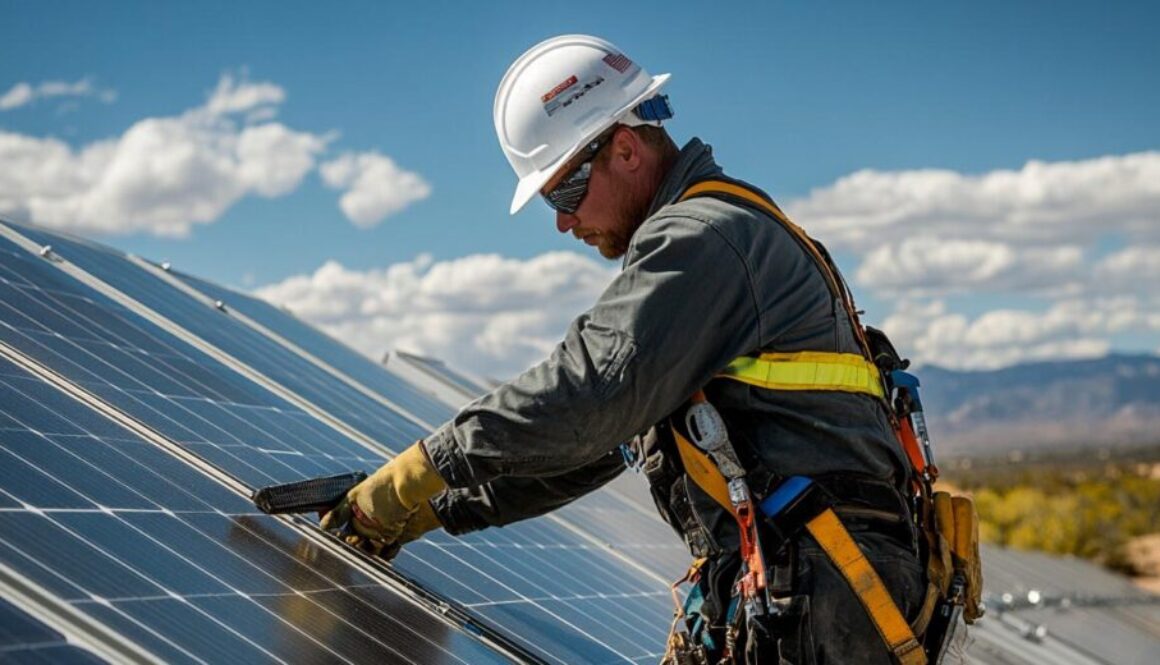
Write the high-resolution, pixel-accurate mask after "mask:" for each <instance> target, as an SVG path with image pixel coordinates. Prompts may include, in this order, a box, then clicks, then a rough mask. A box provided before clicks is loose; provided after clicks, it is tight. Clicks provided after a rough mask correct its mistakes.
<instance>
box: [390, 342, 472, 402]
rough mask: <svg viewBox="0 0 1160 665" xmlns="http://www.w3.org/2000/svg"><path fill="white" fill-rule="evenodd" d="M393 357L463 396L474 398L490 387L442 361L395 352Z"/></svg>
mask: <svg viewBox="0 0 1160 665" xmlns="http://www.w3.org/2000/svg"><path fill="white" fill-rule="evenodd" d="M395 355H396V356H397V357H398V359H399V360H400V361H402V362H406V363H408V364H410V365H411V366H412V367H415V368H416V369H418V370H419V371H421V372H423V373H425V374H427V375H428V376H430V377H432V378H434V379H436V380H437V381H442V382H443V383H444V384H446V385H448V386H451V387H453V388H455V389H457V390H459V391H460V392H462V393H463V394H465V395H470V396H472V397H476V396H479V395H482V394H484V393H486V392H488V391H489V390H491V386H489V385H487V384H486V383H484V382H483V381H481V380H479V379H475V378H473V377H470V376H468V375H467V374H466V373H464V372H461V371H459V370H457V369H454V368H452V367H450V366H449V365H448V364H447V363H445V362H443V361H442V360H436V359H434V358H427V357H424V356H420V355H416V354H414V353H407V352H405V351H395Z"/></svg>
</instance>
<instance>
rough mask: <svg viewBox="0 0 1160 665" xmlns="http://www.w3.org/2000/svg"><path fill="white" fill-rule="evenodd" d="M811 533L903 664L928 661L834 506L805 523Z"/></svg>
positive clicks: (920, 663) (920, 664)
mask: <svg viewBox="0 0 1160 665" xmlns="http://www.w3.org/2000/svg"><path fill="white" fill-rule="evenodd" d="M806 528H807V529H808V530H809V532H810V535H812V536H813V537H814V540H816V541H818V544H819V545H821V546H822V549H823V550H825V551H826V554H827V555H828V556H829V557H830V561H833V562H834V566H836V567H837V568H838V570H840V571H841V572H842V577H845V578H846V582H848V583H849V584H850V588H851V589H853V590H854V593H855V595H857V596H858V600H860V601H861V602H862V606H863V607H865V608H866V613H867V614H868V615H869V616H870V620H871V621H872V622H873V623H874V627H875V628H877V629H878V633H879V634H880V635H881V636H882V640H883V641H884V642H886V644H887V646H889V647H890V651H891V652H893V653H894V657H895V658H897V659H898V662H899V663H901V664H902V665H925V664H926V652H925V651H923V649H922V645H921V644H919V642H918V639H916V638H915V637H914V632H913V631H911V630H910V624H908V623H907V622H906V618H905V617H903V616H902V612H900V611H899V610H898V605H896V604H895V603H894V599H893V598H891V597H890V592H889V591H887V590H886V586H885V585H884V584H883V583H882V578H881V577H878V573H876V572H874V566H872V565H870V562H869V561H867V560H866V555H864V554H862V548H860V547H858V543H856V542H854V539H853V538H851V537H850V532H848V531H846V527H844V526H842V522H841V520H839V519H838V516H837V515H836V514H834V510H833V509H832V508H829V509H826V510H825V511H823V512H822V513H821V514H820V515H818V516H817V517H815V518H814V519H812V520H810V521H809V522H808V523H807V524H806Z"/></svg>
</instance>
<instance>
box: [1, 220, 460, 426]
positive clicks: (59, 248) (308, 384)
mask: <svg viewBox="0 0 1160 665" xmlns="http://www.w3.org/2000/svg"><path fill="white" fill-rule="evenodd" d="M18 231H19V232H20V233H21V234H22V235H24V236H25V237H27V238H28V239H30V240H32V241H33V242H36V243H38V244H41V245H47V246H51V247H52V249H53V252H54V253H56V254H57V255H59V256H61V257H63V258H65V259H67V260H68V261H70V262H71V263H73V264H75V265H77V266H79V267H80V268H81V269H83V270H85V271H87V272H88V273H89V274H91V275H93V276H94V277H96V278H97V279H100V280H101V281H103V282H105V283H106V284H108V285H109V286H112V287H113V288H115V289H117V290H119V291H120V292H121V293H124V294H125V295H127V296H129V297H130V298H133V299H134V300H136V301H137V302H139V303H141V304H142V305H144V306H145V307H148V308H149V309H151V310H152V311H154V312H156V313H158V314H160V315H162V316H164V317H165V318H167V319H168V320H169V321H172V322H173V323H175V324H176V325H177V326H179V327H180V328H182V329H184V330H187V331H189V332H190V333H192V334H193V335H196V336H197V337H198V338H200V339H202V340H204V341H205V342H208V343H209V344H211V345H213V346H214V347H216V348H217V349H219V350H221V351H223V352H225V353H227V354H229V355H230V356H231V357H232V358H235V359H237V360H238V361H240V362H242V363H245V364H246V365H248V366H249V367H252V368H253V369H255V370H257V371H258V372H259V373H261V374H263V375H265V376H266V377H269V378H270V379H272V380H273V381H275V382H276V383H278V384H280V385H281V386H284V387H285V388H287V389H289V390H291V391H292V392H293V393H295V394H296V395H298V396H300V397H301V398H303V399H305V400H306V401H307V402H309V403H311V404H314V405H316V406H317V407H319V408H321V409H323V410H324V411H326V412H328V413H330V414H333V415H334V416H336V417H339V418H341V419H342V420H343V421H344V422H346V423H347V424H348V425H350V426H351V427H354V428H355V429H356V430H358V431H359V432H361V433H362V434H363V435H365V436H366V437H369V438H370V439H372V440H374V441H378V442H381V443H382V444H383V445H386V446H388V447H390V446H399V445H405V444H409V443H411V442H413V441H415V440H416V439H417V438H418V437H419V436H422V435H423V434H426V433H427V432H426V430H427V429H429V428H428V427H419V428H418V429H416V427H417V426H416V425H415V423H414V421H413V419H412V418H410V417H408V416H407V415H404V414H403V413H402V412H401V411H398V410H395V409H391V408H388V407H386V406H384V405H383V404H382V403H380V402H377V401H375V400H374V399H373V398H371V397H368V396H367V395H366V394H364V393H362V392H360V391H358V390H356V389H355V388H352V387H351V386H349V385H347V384H346V383H343V382H341V381H338V380H335V379H334V378H333V377H331V376H329V375H327V374H326V373H325V372H321V371H319V370H318V368H317V367H316V366H315V365H313V364H311V363H310V362H309V361H307V360H306V359H304V358H302V357H301V356H299V355H297V354H295V353H293V352H292V351H290V350H289V349H286V348H284V347H283V346H281V345H278V344H274V343H272V342H271V340H270V339H269V338H267V337H266V336H264V335H262V334H261V333H259V332H258V331H256V330H253V329H252V328H250V327H248V326H246V325H244V324H242V323H241V322H239V321H237V320H235V319H234V318H232V317H230V316H228V315H227V314H225V313H223V312H220V311H218V310H217V309H214V308H213V307H211V306H208V305H206V304H205V303H202V302H199V301H197V300H195V299H193V298H191V297H189V296H188V295H186V294H184V293H182V292H181V291H180V290H179V289H177V288H175V287H174V286H171V285H169V284H166V283H165V282H163V281H162V280H160V279H158V278H157V277H156V276H154V275H153V274H152V273H151V272H149V270H147V269H146V268H144V267H142V266H140V265H137V264H135V263H133V262H131V261H129V260H127V259H126V258H125V256H124V255H123V254H121V253H120V252H117V251H114V250H112V249H109V248H107V247H104V246H101V245H98V244H96V243H91V242H88V241H83V240H79V239H74V238H65V237H63V236H60V235H56V234H51V233H47V232H44V231H41V230H39V229H34V228H28V227H19V228H18ZM439 424H440V423H438V422H436V423H429V425H430V426H431V427H434V426H437V425H439Z"/></svg>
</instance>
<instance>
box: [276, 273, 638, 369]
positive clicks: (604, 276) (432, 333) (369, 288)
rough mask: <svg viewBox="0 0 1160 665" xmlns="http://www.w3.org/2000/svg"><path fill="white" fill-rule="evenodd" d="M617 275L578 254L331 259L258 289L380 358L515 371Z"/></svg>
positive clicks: (551, 342)
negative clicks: (399, 354)
mask: <svg viewBox="0 0 1160 665" xmlns="http://www.w3.org/2000/svg"><path fill="white" fill-rule="evenodd" d="M614 274H615V268H612V267H608V266H607V265H605V264H601V263H597V262H596V261H594V260H593V259H589V258H585V257H583V256H580V255H579V254H575V253H572V252H551V253H547V254H543V255H540V256H537V257H534V258H531V259H528V260H518V259H507V258H503V257H500V256H496V255H491V254H486V255H473V256H467V257H464V258H460V259H455V260H452V261H443V262H433V261H432V260H431V258H430V257H429V256H420V257H417V258H416V259H415V260H414V261H411V262H407V263H399V264H395V265H393V266H390V267H389V268H385V269H381V270H369V271H362V272H360V271H353V270H349V269H347V268H344V267H343V266H342V265H340V264H338V263H335V262H333V261H332V262H328V263H326V264H325V265H323V266H322V267H320V268H319V269H318V270H317V271H315V272H314V273H312V274H308V275H300V276H296V277H291V278H289V279H286V280H284V281H282V282H280V283H277V284H272V285H269V286H266V287H263V288H260V289H258V290H257V293H258V295H260V296H261V297H263V298H265V299H267V300H269V301H270V302H273V303H275V304H277V305H280V306H286V307H288V308H289V309H290V310H291V311H293V312H294V313H295V314H296V315H297V316H299V317H301V318H303V319H305V320H306V321H309V322H311V323H313V324H316V325H318V326H320V327H322V328H323V329H324V330H326V331H327V332H329V333H330V334H332V335H334V336H335V337H337V338H339V339H341V340H343V341H345V342H346V343H348V344H350V345H351V346H353V347H354V348H356V349H358V350H360V351H362V352H363V353H365V354H367V355H368V356H370V357H372V358H375V359H376V360H377V359H379V358H381V357H382V355H383V354H384V353H385V352H386V351H388V350H390V349H395V348H401V349H403V350H407V351H414V352H418V353H421V354H424V355H429V356H433V357H436V358H440V359H443V360H445V361H447V362H449V363H451V364H452V365H453V366H459V367H463V368H464V369H467V370H470V371H473V372H476V373H480V374H485V375H491V376H497V377H507V376H513V375H515V374H516V373H518V372H520V371H522V370H523V369H525V368H527V367H528V366H530V365H531V364H533V363H535V362H537V361H539V360H541V359H542V358H543V357H544V356H545V355H547V353H548V352H549V351H550V350H551V349H552V348H553V347H554V346H555V345H556V344H557V343H558V342H559V341H560V339H562V338H563V335H564V332H565V330H567V326H568V323H569V322H570V321H571V320H572V319H573V318H575V316H576V315H578V314H579V313H581V312H582V311H584V310H586V309H587V308H588V307H590V306H591V305H592V303H594V302H595V301H596V299H597V298H598V297H599V295H600V293H601V291H603V290H604V288H605V287H606V286H607V285H608V283H609V282H610V281H611V279H612V277H613V276H614Z"/></svg>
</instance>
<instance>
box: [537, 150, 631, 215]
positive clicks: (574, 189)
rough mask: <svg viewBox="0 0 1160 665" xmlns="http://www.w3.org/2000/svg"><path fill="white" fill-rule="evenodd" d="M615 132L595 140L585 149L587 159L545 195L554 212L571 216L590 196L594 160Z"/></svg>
mask: <svg viewBox="0 0 1160 665" xmlns="http://www.w3.org/2000/svg"><path fill="white" fill-rule="evenodd" d="M614 133H615V131H612V132H609V133H607V134H605V135H603V136H598V137H596V138H595V139H593V140H592V141H591V142H590V143H589V144H588V145H587V146H586V147H585V148H584V150H585V152H586V154H587V159H585V160H584V161H583V162H581V163H580V165H579V166H577V167H576V168H575V169H574V170H573V171H572V173H570V174H569V175H568V177H566V178H564V179H563V180H561V181H560V182H559V184H557V185H556V186H555V187H553V188H552V190H551V191H550V192H548V193H546V194H544V195H543V197H544V200H545V201H547V202H548V205H549V206H551V207H552V209H553V210H558V211H560V212H562V213H565V214H568V215H571V214H572V213H574V212H576V210H577V209H579V208H580V203H581V202H583V201H584V196H585V195H586V194H588V179H589V178H591V177H592V160H593V159H595V158H596V154H597V153H599V152H600V149H601V148H603V147H604V146H606V145H608V142H609V140H610V139H611V138H612V135H613V134H614Z"/></svg>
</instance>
